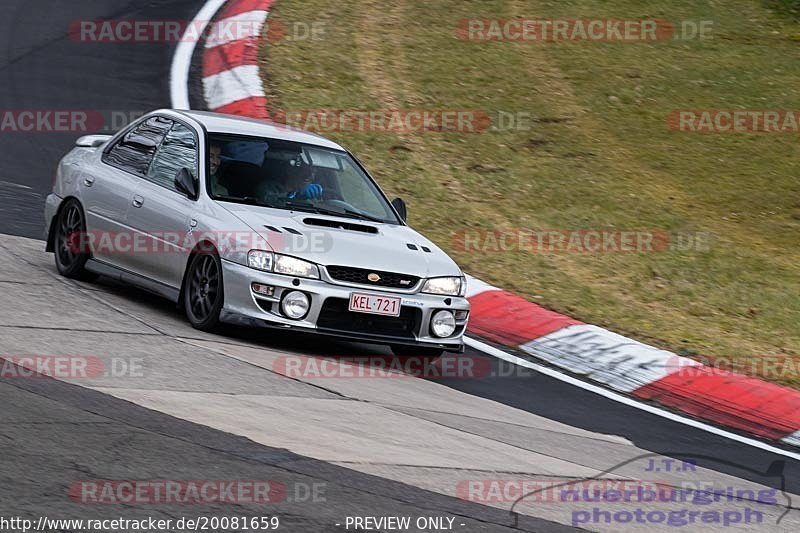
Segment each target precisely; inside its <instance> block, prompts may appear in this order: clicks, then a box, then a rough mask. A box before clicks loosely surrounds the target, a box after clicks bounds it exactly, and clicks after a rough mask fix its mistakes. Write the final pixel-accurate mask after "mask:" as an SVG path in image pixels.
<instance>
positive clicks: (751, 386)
mask: <svg viewBox="0 0 800 533" xmlns="http://www.w3.org/2000/svg"><path fill="white" fill-rule="evenodd" d="M219 2H220V0H211V2H210V3H219ZM274 2H275V0H229V1H228V2H227V3H226V4H225V7H224V8H222V9H221V10H220V11H219V13H218V14H217V16H216V18H215V21H216V22H215V24H225V23H227V22H230V21H231V20H242V19H247V20H256V21H260V22H259V24H258V25H254V28H263V24H264V22H265V21H266V20H267V17H268V16H269V8H270V7H271V6H272V4H273V3H274ZM236 17H239V19H236ZM216 33H217V32H212V34H216ZM240 37H241V38H239V39H236V40H226V39H217V40H215V41H209V42H207V43H206V45H205V49H204V50H203V90H204V94H205V97H206V102H207V104H208V107H209V109H210V110H211V111H216V112H219V113H229V114H235V115H242V116H249V117H255V118H264V119H267V118H269V112H268V109H267V97H266V94H265V92H264V87H263V84H262V81H261V76H260V73H259V68H258V64H257V57H258V50H259V42H260V34H259V33H258V32H255V31H254V32H253V33H252V34H249V35H245V36H240ZM177 79H178V81H179V82H180V81H181V78H177ZM175 81H176V79H175V78H174V79H173V89H175V87H174V83H175ZM178 102H180V100H178ZM173 103H175V100H173ZM467 298H468V299H469V300H470V302H471V303H472V313H471V315H470V326H469V332H470V333H471V334H473V335H475V336H477V337H480V338H483V339H485V340H488V341H490V342H493V343H496V344H498V345H502V346H506V347H511V348H516V349H519V350H522V351H523V352H525V353H527V354H529V355H531V356H533V357H535V358H537V359H540V360H544V361H546V362H547V363H549V364H550V365H552V366H555V367H559V368H562V369H565V370H567V371H569V372H571V373H574V374H578V375H581V376H585V377H586V378H588V379H590V380H591V381H593V382H596V383H599V384H601V385H602V386H603V387H605V390H607V391H608V392H607V393H603V394H604V395H606V396H608V397H614V398H615V399H616V400H617V401H622V402H623V403H627V404H629V405H633V406H636V407H638V408H640V409H644V410H647V411H650V412H653V413H655V414H659V415H660V416H665V417H667V418H672V419H674V420H680V421H681V422H683V423H685V424H688V425H692V426H695V427H700V428H702V429H705V430H707V431H714V432H717V433H720V434H724V435H725V436H727V437H729V438H735V439H737V440H740V441H742V442H747V443H748V444H752V445H756V446H759V445H760V446H761V447H765V446H768V445H764V444H763V443H759V442H758V441H754V440H752V439H749V438H747V437H741V436H739V435H736V434H733V433H730V432H727V431H724V430H716V431H715V428H713V427H712V426H708V425H706V424H703V423H702V422H698V421H695V420H692V419H689V418H684V417H681V416H680V415H673V414H670V413H669V412H667V411H660V410H658V409H657V408H655V407H652V406H649V405H647V404H646V403H642V402H637V401H635V400H636V399H638V400H647V401H650V402H656V403H659V404H661V405H664V406H667V407H670V408H672V409H673V410H676V411H680V412H683V413H686V414H688V415H691V416H692V417H694V418H697V419H702V420H708V421H711V422H714V423H716V424H719V425H721V426H724V427H728V428H733V429H736V430H739V431H742V432H745V433H748V434H751V435H755V436H758V437H761V438H763V439H767V440H771V441H780V442H783V443H785V444H789V445H793V446H800V391H797V390H795V389H790V388H787V387H781V386H778V385H774V384H772V383H768V382H765V381H762V380H759V379H756V378H751V377H747V376H743V375H739V374H734V373H731V372H725V371H721V370H717V369H713V368H710V367H707V366H704V365H702V364H700V363H698V362H696V361H693V360H691V359H687V358H685V357H680V356H678V355H676V354H674V353H672V352H668V351H665V350H661V349H658V348H655V347H653V346H648V345H646V344H643V343H641V342H638V341H635V340H632V339H629V338H626V337H623V336H622V335H618V334H616V333H613V332H611V331H608V330H605V329H603V328H600V327H597V326H592V325H588V324H584V323H582V322H580V321H578V320H575V319H573V318H570V317H568V316H565V315H562V314H559V313H556V312H553V311H550V310H547V309H544V308H543V307H540V306H538V305H536V304H534V303H531V302H529V301H527V300H525V299H524V298H522V297H520V296H517V295H515V294H512V293H510V292H508V291H504V290H502V289H498V288H497V287H493V286H491V285H489V284H487V283H484V282H483V281H481V280H478V279H476V278H473V277H471V276H468V282H467ZM468 344H471V345H480V347H481V349H483V350H488V351H492V352H495V353H494V354H495V355H496V356H498V357H500V358H503V359H509V360H512V359H513V360H515V361H516V362H518V363H519V364H523V365H524V364H526V363H525V361H523V360H521V359H519V358H517V357H516V356H513V355H511V354H507V353H505V352H502V351H500V350H496V349H494V348H492V347H491V346H488V345H486V344H483V343H481V342H479V341H476V340H473V339H470V341H469V342H468ZM530 366H535V367H536V368H538V369H541V370H543V371H545V372H551V371H550V370H549V369H547V368H546V367H541V366H539V365H535V364H534V363H530ZM560 379H562V380H564V381H568V382H571V383H574V384H576V385H580V384H581V383H582V382H581V381H580V380H575V379H574V378H571V377H569V376H563V375H561V377H560ZM583 386H584V388H587V389H590V390H594V391H595V392H598V393H602V390H601V389H600V388H598V387H595V386H594V385H591V384H588V383H587V384H584V385H583ZM612 391H615V392H612ZM774 450H777V449H774ZM774 450H773V451H774ZM784 454H785V455H794V454H788V453H786V452H784Z"/></svg>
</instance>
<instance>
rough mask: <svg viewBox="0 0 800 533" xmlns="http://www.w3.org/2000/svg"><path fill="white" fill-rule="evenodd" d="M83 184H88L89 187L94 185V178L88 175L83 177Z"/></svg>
mask: <svg viewBox="0 0 800 533" xmlns="http://www.w3.org/2000/svg"><path fill="white" fill-rule="evenodd" d="M83 184H84V185H86V186H87V187H91V186H92V185H94V178H93V177H91V176H86V177H85V178H83Z"/></svg>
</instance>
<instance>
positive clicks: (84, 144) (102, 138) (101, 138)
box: [75, 135, 111, 148]
mask: <svg viewBox="0 0 800 533" xmlns="http://www.w3.org/2000/svg"><path fill="white" fill-rule="evenodd" d="M110 138H111V135H84V136H83V137H81V138H79V139H78V140H77V141H75V146H80V147H81V148H97V147H98V146H103V145H104V144H105V143H107V142H108V140H109V139H110Z"/></svg>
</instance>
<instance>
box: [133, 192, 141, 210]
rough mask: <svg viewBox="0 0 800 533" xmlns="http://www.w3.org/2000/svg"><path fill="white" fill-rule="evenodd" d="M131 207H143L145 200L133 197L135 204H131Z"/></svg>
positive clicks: (137, 196)
mask: <svg viewBox="0 0 800 533" xmlns="http://www.w3.org/2000/svg"><path fill="white" fill-rule="evenodd" d="M131 205H133V207H136V208H139V207H142V206H143V205H144V198H142V197H141V196H139V195H138V194H137V195H136V196H134V197H133V202H131Z"/></svg>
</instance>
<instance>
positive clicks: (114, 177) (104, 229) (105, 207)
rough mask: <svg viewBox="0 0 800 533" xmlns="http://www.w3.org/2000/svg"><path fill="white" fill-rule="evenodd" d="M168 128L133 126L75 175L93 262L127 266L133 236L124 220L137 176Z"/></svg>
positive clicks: (155, 122)
mask: <svg viewBox="0 0 800 533" xmlns="http://www.w3.org/2000/svg"><path fill="white" fill-rule="evenodd" d="M169 126H170V124H164V123H162V122H160V121H158V120H154V119H148V120H145V121H143V122H141V123H139V124H136V125H134V126H132V127H131V128H130V129H129V130H128V131H126V132H125V133H123V134H122V135H121V136H120V137H119V138H118V139H116V140H115V141H114V142H113V143H112V144H111V145H110V146H109V147H108V148H106V149H105V150H103V152H102V153H100V154H97V155H96V156H94V158H93V160H92V162H91V164H89V165H87V168H86V171H85V172H82V173H81V174H80V175H79V176H78V180H79V186H80V187H81V201H82V202H83V206H84V211H85V212H86V225H87V230H88V231H89V232H90V234H91V236H92V241H91V242H93V256H94V258H95V259H97V260H100V261H103V262H106V263H110V264H112V265H115V266H118V267H122V268H125V267H126V266H127V264H128V261H127V259H128V255H129V250H128V248H129V247H130V244H131V237H132V235H131V231H130V229H129V228H128V227H127V226H126V224H125V218H126V217H127V214H128V209H129V207H130V206H131V202H132V200H133V197H134V195H135V191H136V189H137V187H138V181H139V177H138V176H141V175H143V174H144V173H146V172H147V169H148V168H149V166H150V163H151V162H152V159H153V155H154V154H155V151H156V148H157V147H158V145H159V144H160V143H161V140H162V139H163V137H164V135H165V134H166V133H167V131H168V129H169Z"/></svg>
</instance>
